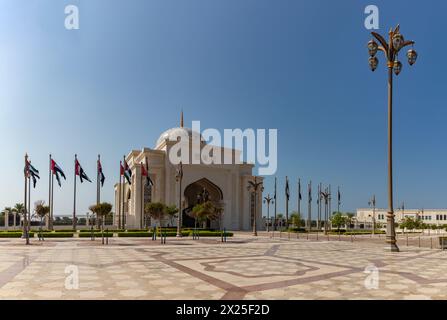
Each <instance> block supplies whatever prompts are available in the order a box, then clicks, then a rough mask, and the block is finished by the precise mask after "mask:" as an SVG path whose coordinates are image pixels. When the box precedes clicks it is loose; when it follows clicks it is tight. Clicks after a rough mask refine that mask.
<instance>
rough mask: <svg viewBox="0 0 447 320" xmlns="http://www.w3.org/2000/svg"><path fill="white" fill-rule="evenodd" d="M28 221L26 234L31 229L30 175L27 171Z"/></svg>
mask: <svg viewBox="0 0 447 320" xmlns="http://www.w3.org/2000/svg"><path fill="white" fill-rule="evenodd" d="M28 221H29V228H28V232H29V231H30V229H31V174H30V173H29V169H28Z"/></svg>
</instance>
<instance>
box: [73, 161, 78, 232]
mask: <svg viewBox="0 0 447 320" xmlns="http://www.w3.org/2000/svg"><path fill="white" fill-rule="evenodd" d="M77 160H78V156H77V154H75V161H74V163H75V169H74V188H73V189H74V190H73V230H76V169H77V166H76V165H77Z"/></svg>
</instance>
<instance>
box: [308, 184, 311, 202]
mask: <svg viewBox="0 0 447 320" xmlns="http://www.w3.org/2000/svg"><path fill="white" fill-rule="evenodd" d="M308 198H309V203H311V202H312V185H311V184H310V183H309V194H308Z"/></svg>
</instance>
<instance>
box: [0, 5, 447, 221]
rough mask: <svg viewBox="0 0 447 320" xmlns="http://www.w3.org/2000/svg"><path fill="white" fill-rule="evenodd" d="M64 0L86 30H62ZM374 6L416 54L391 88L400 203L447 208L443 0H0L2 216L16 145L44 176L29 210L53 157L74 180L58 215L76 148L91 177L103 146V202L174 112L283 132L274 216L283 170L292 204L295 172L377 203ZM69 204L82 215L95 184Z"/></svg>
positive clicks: (381, 116) (380, 194)
mask: <svg viewBox="0 0 447 320" xmlns="http://www.w3.org/2000/svg"><path fill="white" fill-rule="evenodd" d="M67 4H76V5H78V6H79V9H80V30H76V31H68V30H66V29H65V28H64V19H65V14H64V7H65V5H67ZM368 4H376V5H378V6H379V9H380V30H379V32H381V33H385V32H387V31H388V29H389V28H390V27H391V26H394V25H395V24H397V23H400V24H401V31H402V33H403V34H404V36H405V37H406V38H407V39H414V40H415V41H416V46H415V49H416V50H417V51H418V53H419V60H418V62H417V63H416V65H415V66H413V67H412V68H411V69H410V67H408V65H407V63H406V61H404V62H405V63H404V68H403V70H402V73H401V74H400V75H399V77H398V78H397V79H396V81H395V96H394V97H395V114H394V115H395V127H394V128H395V131H394V133H395V135H394V138H395V140H394V142H395V149H394V151H395V153H394V164H395V171H394V173H395V198H396V206H397V205H398V204H399V203H400V202H401V201H403V200H404V201H405V203H406V207H415V208H421V207H425V208H442V207H444V208H445V207H447V197H446V196H445V195H446V192H447V179H446V178H447V170H446V168H447V163H446V157H447V151H446V149H445V145H446V142H445V141H446V138H447V135H446V132H447V131H446V126H445V121H446V117H447V108H446V104H445V93H446V90H445V89H446V88H447V83H446V82H447V80H446V72H445V71H446V68H447V67H446V65H445V53H446V51H447V42H445V32H446V30H447V19H446V14H447V4H446V3H445V2H443V1H434V0H433V1H429V2H417V3H416V2H411V3H408V1H374V2H371V1H359V0H351V1H328V0H327V1H315V0H309V1H296V0H290V1H286V0H280V1H273V0H272V1H266V0H241V1H239V0H237V1H236V0H226V1H224V0H212V1H210V0H187V1H179V0H177V1H173V0H160V1H146V0H144V1H143V0H140V1H137V0H132V1H122V0H120V1H117V0H115V1H111V0H107V1H105V0H96V1H90V0H89V1H87V0H84V1H74V0H71V1H68V0H67V1H62V0H61V1H52V0H39V1H29V0H26V1H25V0H20V1H18V0H2V1H1V2H0V119H1V124H0V135H1V141H2V144H1V148H0V152H1V157H0V164H1V165H0V176H1V183H0V207H2V208H3V207H4V206H10V205H14V204H15V203H16V202H19V201H22V199H23V190H22V189H23V156H24V153H25V152H28V153H29V155H30V157H31V160H32V163H33V164H34V165H35V166H36V167H38V169H40V171H41V173H42V176H43V179H42V180H41V181H40V182H39V184H38V187H37V189H36V190H35V191H33V196H32V201H33V202H34V201H35V200H38V199H45V200H46V199H47V197H48V182H47V180H48V179H47V177H48V176H47V168H48V154H49V153H50V152H51V153H52V154H53V155H54V158H55V159H56V160H57V162H58V163H59V164H60V166H61V167H62V168H63V169H64V170H65V172H66V174H67V178H68V180H67V181H66V182H63V187H62V188H61V189H59V188H58V187H56V188H55V196H54V197H55V213H56V214H71V212H72V196H73V195H72V194H73V185H72V181H73V165H72V163H73V155H74V153H77V154H78V156H79V160H80V161H81V164H82V165H83V167H84V169H85V170H86V172H87V174H89V175H90V176H91V177H94V176H95V168H96V157H97V154H98V153H101V155H102V159H103V167H104V172H105V175H106V183H105V186H104V189H103V199H104V200H106V201H110V202H112V200H113V199H112V193H113V191H112V186H113V184H114V183H115V182H116V181H117V179H118V171H117V169H118V162H119V160H120V157H122V155H123V154H124V153H127V152H128V151H130V150H131V149H141V148H142V147H145V146H147V147H154V144H155V141H156V139H157V138H158V136H159V134H160V133H161V132H162V131H164V130H165V129H167V128H170V127H173V126H177V125H178V121H179V120H178V118H179V112H180V109H181V108H183V110H184V112H185V121H186V124H188V125H190V123H191V121H192V120H201V121H202V128H218V129H224V128H277V129H278V139H279V143H278V152H279V154H278V162H279V164H278V166H279V167H278V172H277V176H278V178H279V187H278V189H279V190H278V191H279V194H278V201H279V202H278V204H279V211H283V208H284V196H283V190H284V177H285V176H286V175H288V176H289V177H290V180H291V192H292V198H291V204H290V208H291V210H293V209H295V208H296V181H297V179H298V177H301V179H302V180H303V181H304V184H306V183H307V181H308V180H310V179H312V181H313V183H314V184H316V183H318V182H320V181H321V182H323V183H331V184H332V186H333V189H335V188H336V186H337V185H340V186H341V188H342V200H343V203H342V209H343V210H349V211H353V210H355V209H356V208H357V207H364V206H367V202H368V199H369V198H370V196H371V195H372V194H373V193H375V194H376V197H377V202H378V206H381V207H384V206H386V190H387V189H386V187H387V180H386V172H387V171H386V168H387V167H386V166H387V154H386V130H387V129H386V128H387V118H386V101H387V100H386V99H387V91H386V70H385V69H386V68H385V67H384V59H383V56H382V55H379V59H380V64H379V68H378V70H377V71H376V72H375V73H371V72H370V71H369V68H368V63H367V60H368V54H367V50H366V47H365V45H366V43H367V41H368V40H369V39H370V35H369V31H368V30H366V29H365V28H364V25H363V22H364V19H365V14H364V13H363V11H364V8H365V6H366V5H368ZM443 101H444V102H443ZM272 186H273V178H272V177H267V178H266V183H265V187H266V190H265V192H266V193H267V192H272V191H273V188H272ZM305 188H306V187H303V189H305ZM303 193H304V194H306V192H305V191H304V192H303ZM78 196H79V202H78V208H79V210H78V212H82V213H84V212H86V211H87V208H88V205H89V204H91V203H93V202H95V184H86V183H84V184H83V185H82V186H80V187H79V192H78ZM303 196H304V200H305V199H306V195H303ZM334 202H335V201H334ZM314 206H315V205H314ZM333 207H335V204H334V206H333Z"/></svg>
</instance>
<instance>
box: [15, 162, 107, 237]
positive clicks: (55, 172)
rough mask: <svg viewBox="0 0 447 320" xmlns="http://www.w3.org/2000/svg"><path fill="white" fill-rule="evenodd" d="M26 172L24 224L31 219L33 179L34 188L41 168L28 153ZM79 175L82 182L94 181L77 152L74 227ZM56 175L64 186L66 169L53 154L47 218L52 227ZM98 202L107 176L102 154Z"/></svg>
mask: <svg viewBox="0 0 447 320" xmlns="http://www.w3.org/2000/svg"><path fill="white" fill-rule="evenodd" d="M24 174H25V197H24V199H25V203H24V205H25V213H27V214H28V217H27V215H26V214H25V218H24V225H26V224H27V219H28V220H29V221H31V203H30V198H31V180H32V182H33V188H36V184H37V180H38V179H40V175H39V170H37V169H36V168H35V167H34V166H33V165H32V164H31V161H30V160H29V157H28V154H26V155H25V168H24ZM77 176H78V177H79V179H80V181H81V183H83V182H84V180H85V181H88V182H90V183H91V182H92V181H91V180H90V178H89V177H88V175H87V174H86V172H85V171H84V169H83V168H82V166H81V164H80V162H79V160H78V157H77V155H76V154H75V158H74V194H73V228H74V229H75V228H76V191H77V190H76V188H77V186H76V181H77V178H76V177H77ZM55 177H56V180H57V183H58V185H59V187H62V183H61V177H62V178H63V179H64V180H67V177H66V176H65V173H64V171H63V170H62V168H61V167H60V166H59V165H58V164H57V162H56V161H55V160H54V159H53V158H52V156H51V154H50V156H49V172H48V180H49V190H48V206H49V208H50V213H49V217H48V219H47V228H49V229H52V228H53V208H54V178H55ZM96 177H97V179H96V184H97V188H96V203H100V201H101V187H103V185H104V181H105V176H104V173H103V170H102V165H101V156H100V155H98V161H97V172H96Z"/></svg>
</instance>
